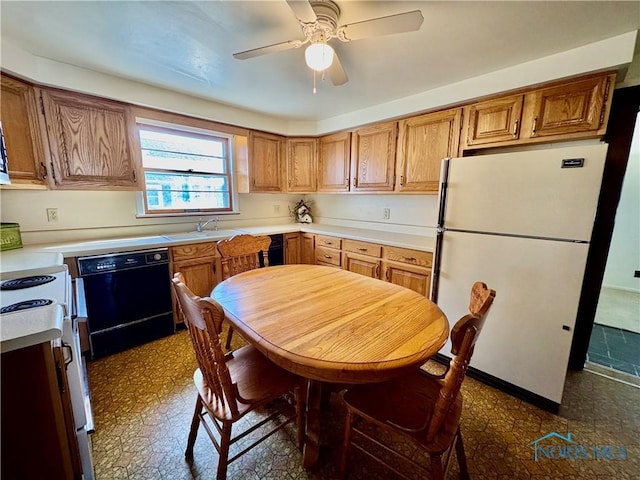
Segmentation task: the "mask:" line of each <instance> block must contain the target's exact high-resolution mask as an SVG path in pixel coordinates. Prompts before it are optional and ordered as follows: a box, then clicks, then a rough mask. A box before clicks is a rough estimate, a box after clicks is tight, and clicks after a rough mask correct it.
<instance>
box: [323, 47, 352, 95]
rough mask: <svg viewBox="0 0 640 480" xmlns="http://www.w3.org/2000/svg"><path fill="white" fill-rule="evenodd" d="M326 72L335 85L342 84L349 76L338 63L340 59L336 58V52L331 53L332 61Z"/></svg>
mask: <svg viewBox="0 0 640 480" xmlns="http://www.w3.org/2000/svg"><path fill="white" fill-rule="evenodd" d="M327 74H328V75H329V78H330V79H331V83H333V84H334V85H335V86H336V87H337V86H339V85H344V84H345V83H347V82H348V81H349V77H347V74H346V73H345V72H344V69H343V68H342V64H341V63H340V60H338V55H337V54H334V55H333V62H332V63H331V66H330V67H329V68H328V69H327Z"/></svg>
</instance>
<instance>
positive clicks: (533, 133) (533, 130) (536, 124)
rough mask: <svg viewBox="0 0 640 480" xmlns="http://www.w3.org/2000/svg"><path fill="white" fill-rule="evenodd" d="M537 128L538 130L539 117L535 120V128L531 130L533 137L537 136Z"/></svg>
mask: <svg viewBox="0 0 640 480" xmlns="http://www.w3.org/2000/svg"><path fill="white" fill-rule="evenodd" d="M536 128H538V117H536V118H534V119H533V128H532V129H531V135H535V134H536Z"/></svg>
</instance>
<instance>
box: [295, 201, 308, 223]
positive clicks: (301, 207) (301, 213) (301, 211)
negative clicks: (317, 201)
mask: <svg viewBox="0 0 640 480" xmlns="http://www.w3.org/2000/svg"><path fill="white" fill-rule="evenodd" d="M310 203H311V202H305V201H304V200H300V201H299V202H298V203H296V204H295V206H294V207H293V210H291V209H289V213H290V214H291V216H292V217H293V218H295V220H296V222H298V223H312V222H313V217H311V208H310V207H309V205H310Z"/></svg>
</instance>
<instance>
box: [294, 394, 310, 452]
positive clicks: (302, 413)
mask: <svg viewBox="0 0 640 480" xmlns="http://www.w3.org/2000/svg"><path fill="white" fill-rule="evenodd" d="M300 383H301V384H300V385H299V386H298V387H296V389H295V390H294V392H293V394H294V396H295V401H296V422H297V427H298V449H299V450H300V451H302V449H303V448H304V441H305V436H306V428H305V427H306V423H307V416H306V411H307V382H306V381H301V382H300Z"/></svg>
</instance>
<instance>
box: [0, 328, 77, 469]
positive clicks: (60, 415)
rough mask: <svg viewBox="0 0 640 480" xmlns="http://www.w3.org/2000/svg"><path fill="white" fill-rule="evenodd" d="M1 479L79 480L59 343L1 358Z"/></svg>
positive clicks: (71, 420) (69, 400)
mask: <svg viewBox="0 0 640 480" xmlns="http://www.w3.org/2000/svg"><path fill="white" fill-rule="evenodd" d="M0 364H1V365H2V375H1V377H0V378H1V380H2V403H1V405H2V423H1V424H2V442H1V444H2V454H1V455H2V462H1V466H2V472H1V476H2V478H3V479H4V478H6V479H10V478H11V479H14V478H15V479H30V478H34V479H35V478H47V479H55V480H62V479H64V480H67V479H68V480H71V479H79V478H82V465H81V463H80V453H79V450H78V441H77V439H76V432H75V425H74V419H73V411H72V408H71V398H70V397H69V386H68V382H67V375H66V366H65V361H64V355H63V353H62V346H61V342H60V340H59V339H56V340H54V341H52V342H44V343H40V344H37V345H32V346H29V347H25V348H21V349H18V350H13V351H10V352H5V353H3V354H2V361H1V362H0Z"/></svg>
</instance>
